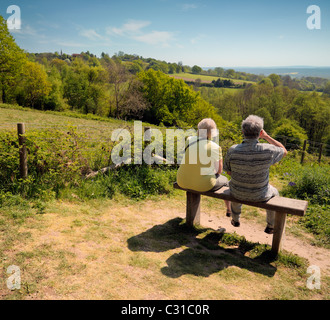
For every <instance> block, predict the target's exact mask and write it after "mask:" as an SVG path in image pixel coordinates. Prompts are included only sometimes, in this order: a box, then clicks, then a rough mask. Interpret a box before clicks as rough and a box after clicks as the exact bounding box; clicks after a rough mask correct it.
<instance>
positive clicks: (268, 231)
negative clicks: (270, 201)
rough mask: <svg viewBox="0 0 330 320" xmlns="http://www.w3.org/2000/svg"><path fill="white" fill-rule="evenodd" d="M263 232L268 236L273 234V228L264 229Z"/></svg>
mask: <svg viewBox="0 0 330 320" xmlns="http://www.w3.org/2000/svg"><path fill="white" fill-rule="evenodd" d="M265 232H266V233H268V234H274V228H270V227H268V226H267V227H266V229H265Z"/></svg>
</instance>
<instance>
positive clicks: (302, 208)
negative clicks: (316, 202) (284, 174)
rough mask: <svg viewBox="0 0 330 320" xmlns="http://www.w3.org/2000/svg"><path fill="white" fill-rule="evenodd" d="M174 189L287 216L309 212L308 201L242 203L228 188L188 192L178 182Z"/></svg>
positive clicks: (274, 200)
mask: <svg viewBox="0 0 330 320" xmlns="http://www.w3.org/2000/svg"><path fill="white" fill-rule="evenodd" d="M173 187H174V188H175V189H179V190H183V191H186V192H191V193H196V194H200V195H204V196H208V197H212V198H217V199H222V200H228V201H232V202H239V203H242V204H245V205H249V206H253V207H257V208H262V209H267V210H273V211H276V212H279V213H286V214H292V215H296V216H301V217H302V216H304V215H305V213H306V210H307V206H308V201H305V200H297V199H290V198H284V197H273V198H271V199H270V200H268V201H265V202H251V201H241V200H236V199H235V198H234V197H233V196H231V195H230V191H229V188H228V187H222V188H221V189H219V190H217V191H214V192H213V191H212V192H211V191H208V192H198V191H194V190H187V189H182V188H181V187H180V186H179V185H178V184H177V183H176V182H175V183H174V185H173Z"/></svg>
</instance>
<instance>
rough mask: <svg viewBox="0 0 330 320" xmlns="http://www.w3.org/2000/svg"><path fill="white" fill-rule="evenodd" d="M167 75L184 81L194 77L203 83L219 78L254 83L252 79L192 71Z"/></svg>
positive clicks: (240, 82)
mask: <svg viewBox="0 0 330 320" xmlns="http://www.w3.org/2000/svg"><path fill="white" fill-rule="evenodd" d="M169 76H171V77H174V78H176V79H182V80H185V81H195V80H196V79H201V81H202V82H204V83H211V82H212V81H213V80H218V79H219V78H220V79H221V80H232V81H233V82H234V83H235V84H242V83H254V82H253V81H245V80H236V79H229V78H223V77H214V76H208V75H200V74H193V73H187V72H182V73H174V74H170V75H169Z"/></svg>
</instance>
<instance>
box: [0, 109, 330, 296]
mask: <svg viewBox="0 0 330 320" xmlns="http://www.w3.org/2000/svg"><path fill="white" fill-rule="evenodd" d="M0 119H1V123H0V129H5V130H6V129H8V128H13V129H14V128H15V123H16V122H28V124H29V125H30V126H36V124H37V123H38V124H40V125H41V126H45V125H48V124H52V125H54V124H57V125H60V124H63V123H66V122H70V123H71V124H74V125H77V124H79V125H81V126H92V127H95V128H97V127H99V130H96V132H103V133H104V134H106V135H107V134H108V133H107V132H108V131H107V130H110V131H111V129H113V128H115V127H118V126H121V125H123V124H124V122H116V121H114V122H112V121H110V122H109V123H107V122H103V121H102V122H98V121H95V120H87V119H76V118H72V117H66V116H62V115H55V114H45V113H42V112H36V111H21V110H9V109H1V108H0ZM7 125H8V126H7ZM82 128H84V127H82ZM104 130H106V131H104ZM203 206H204V207H205V208H207V210H208V211H209V212H210V214H215V213H216V212H218V211H219V209H220V210H221V211H223V212H224V206H223V203H222V202H221V203H219V202H217V203H215V202H212V199H210V200H208V199H205V200H203ZM38 213H39V214H38ZM41 213H42V214H41ZM184 213H185V198H184V194H183V193H180V192H179V191H176V192H175V193H174V194H173V195H170V196H162V197H154V198H152V199H149V200H145V201H140V202H134V201H132V200H129V199H127V198H116V199H114V200H103V199H100V200H90V201H81V200H79V199H76V200H72V201H68V200H65V201H64V200H62V201H61V200H58V201H55V200H54V201H53V202H50V203H47V204H46V205H45V206H44V207H42V208H40V207H34V208H32V207H31V205H30V204H29V203H27V202H26V201H25V200H22V199H19V198H13V200H12V206H9V207H5V208H0V243H1V245H0V279H1V280H0V299H25V298H29V299H327V298H329V293H328V289H327V286H326V284H327V282H326V281H327V280H326V279H325V278H322V281H323V285H322V289H321V290H314V291H312V290H308V289H307V288H306V280H307V277H308V276H309V275H308V274H306V262H304V260H303V259H300V258H298V257H295V256H291V255H288V256H283V258H281V259H280V260H277V261H270V260H268V259H267V257H264V256H263V254H261V255H260V252H261V253H262V252H264V250H262V249H260V246H258V245H257V244H247V243H246V242H245V241H244V239H242V238H240V237H238V236H237V235H232V240H233V242H232V243H231V239H230V237H231V235H229V239H228V238H227V239H222V238H221V235H220V234H219V233H217V232H214V231H213V230H208V229H203V228H199V229H197V230H196V231H194V232H190V231H188V230H186V229H185V228H184V226H183V225H182V218H183V217H184ZM258 248H259V249H258ZM258 250H261V251H260V252H258ZM13 264H14V265H17V266H19V267H20V268H21V272H22V275H21V277H22V287H21V289H20V290H16V291H9V290H8V289H7V288H6V279H7V277H8V275H7V274H6V270H7V267H8V266H10V265H13ZM87 287H88V290H86V288H87ZM251 287H253V288H254V289H253V290H251Z"/></svg>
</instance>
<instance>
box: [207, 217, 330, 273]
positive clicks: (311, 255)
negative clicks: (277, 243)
mask: <svg viewBox="0 0 330 320" xmlns="http://www.w3.org/2000/svg"><path fill="white" fill-rule="evenodd" d="M230 220H231V219H230V218H227V217H225V216H223V217H221V218H218V217H214V216H211V215H209V214H207V213H205V212H202V213H201V225H203V226H205V227H210V228H212V229H215V230H217V229H218V228H219V227H221V228H225V229H226V232H229V233H233V232H236V233H237V234H239V235H242V236H244V237H245V238H246V239H247V240H248V241H252V242H259V243H264V244H269V245H271V244H272V238H273V236H272V235H268V234H266V233H264V232H263V231H264V227H265V226H261V225H260V224H257V223H253V222H251V221H247V220H244V219H242V221H241V226H240V227H239V228H235V227H233V226H232V225H231V223H230ZM283 249H285V250H287V251H289V252H292V253H294V254H297V255H299V256H301V257H303V258H306V259H307V260H308V261H309V263H310V265H316V266H318V267H320V269H321V272H322V273H324V274H326V275H329V274H330V251H329V250H327V249H325V248H319V247H315V246H312V245H310V244H309V243H308V242H307V241H304V240H302V239H299V238H297V237H294V236H291V235H284V241H283Z"/></svg>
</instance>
